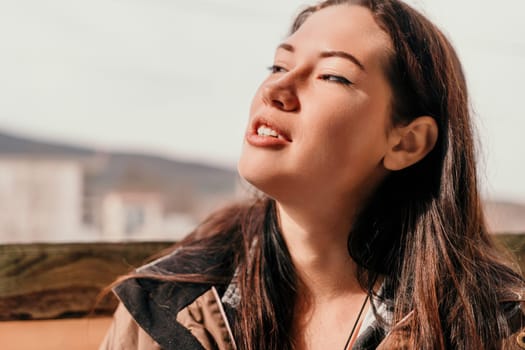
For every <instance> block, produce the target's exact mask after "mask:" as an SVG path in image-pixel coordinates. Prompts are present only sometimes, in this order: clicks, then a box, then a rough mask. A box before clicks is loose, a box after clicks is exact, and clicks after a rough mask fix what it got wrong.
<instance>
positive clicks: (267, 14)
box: [0, 0, 525, 202]
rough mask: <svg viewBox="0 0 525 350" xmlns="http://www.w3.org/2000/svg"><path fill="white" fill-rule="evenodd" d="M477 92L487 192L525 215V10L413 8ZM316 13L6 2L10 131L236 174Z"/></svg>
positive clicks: (444, 1)
mask: <svg viewBox="0 0 525 350" xmlns="http://www.w3.org/2000/svg"><path fill="white" fill-rule="evenodd" d="M409 3H411V4H413V5H415V6H416V7H417V8H419V9H421V10H422V11H424V12H425V13H426V14H427V15H428V16H429V17H431V18H432V19H433V20H434V21H435V22H437V23H438V25H440V27H441V28H442V29H443V30H444V31H445V32H446V33H447V34H448V35H449V37H450V38H451V40H452V41H453V43H454V44H455V46H456V48H457V49H458V51H459V54H460V57H461V58H462V61H463V64H464V67H465V71H466V74H467V78H468V81H469V84H470V90H471V95H472V98H473V107H474V109H475V111H476V123H477V126H478V129H479V134H480V140H481V141H480V144H481V147H482V155H481V158H482V160H483V162H482V166H481V170H482V174H483V175H482V177H483V178H485V179H486V180H484V187H483V189H484V192H485V193H486V195H487V196H490V197H492V198H499V199H507V200H514V201H521V202H525V139H524V138H525V135H524V133H525V113H524V111H523V110H524V108H523V107H522V105H523V102H524V101H525V89H524V88H523V85H524V83H525V25H524V24H523V13H524V10H525V2H524V1H523V0H500V1H498V2H494V1H488V0H461V1H458V0H419V1H417V0H414V1H410V2H409ZM305 4H308V2H306V1H303V0H265V1H260V0H259V1H252V0H192V1H182V0H171V1H168V0H89V1H87V0H84V1H78V0H48V1H42V0H13V1H8V0H0V129H5V130H8V131H13V132H18V133H22V134H25V135H29V136H37V137H44V138H46V139H50V140H61V141H67V142H70V141H71V142H75V143H80V144H84V145H88V146H96V147H99V148H102V149H106V148H107V149H130V150H134V151H146V152H153V153H160V154H161V155H165V156H170V157H177V158H183V159H191V160H203V161H208V162H213V163H216V164H222V165H226V166H231V167H234V166H235V162H236V159H237V157H238V155H239V153H240V149H241V143H242V137H243V133H244V127H245V123H246V120H247V117H248V108H249V104H250V100H251V97H252V95H253V93H254V91H255V89H256V87H257V85H258V84H259V82H260V81H261V80H262V79H263V77H264V76H265V75H266V74H267V71H266V67H267V66H269V65H270V64H271V63H272V58H273V51H274V48H275V46H276V45H277V44H278V43H279V42H280V41H281V40H282V39H283V38H284V35H285V34H286V31H287V29H288V27H289V24H290V21H291V19H292V18H293V15H294V14H295V13H296V12H297V10H298V9H299V8H300V7H301V6H303V5H305Z"/></svg>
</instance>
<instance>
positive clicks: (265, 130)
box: [257, 125, 279, 137]
mask: <svg viewBox="0 0 525 350" xmlns="http://www.w3.org/2000/svg"><path fill="white" fill-rule="evenodd" d="M257 135H260V136H272V137H279V134H278V133H277V131H275V130H273V129H270V128H269V127H267V126H264V125H261V126H259V128H258V129H257Z"/></svg>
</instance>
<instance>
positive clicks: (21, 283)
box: [0, 234, 525, 320]
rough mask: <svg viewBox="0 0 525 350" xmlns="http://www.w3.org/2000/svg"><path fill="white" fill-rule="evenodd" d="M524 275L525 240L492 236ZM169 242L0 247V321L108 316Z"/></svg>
mask: <svg viewBox="0 0 525 350" xmlns="http://www.w3.org/2000/svg"><path fill="white" fill-rule="evenodd" d="M495 237H496V239H497V240H498V241H499V242H500V243H502V244H503V245H504V246H507V247H508V248H509V250H510V251H511V252H512V253H513V254H514V255H515V257H516V263H517V264H518V265H520V267H521V269H522V271H525V234H510V235H496V236H495ZM171 245H173V242H132V243H86V244H82V243H77V244H9V245H0V320H27V319H53V318H67V317H80V316H83V315H86V314H89V313H90V312H91V311H93V312H94V314H99V315H109V314H111V313H112V312H113V310H114V308H115V306H116V300H115V299H114V298H111V299H110V298H108V299H106V300H105V301H104V302H102V303H100V304H98V305H97V306H96V308H95V309H93V308H94V306H95V299H96V297H97V295H98V294H99V293H100V291H101V290H102V289H103V288H104V287H106V286H108V285H109V284H110V283H111V282H112V281H113V280H114V279H115V278H116V277H117V276H120V275H123V274H125V273H127V272H129V271H131V270H132V269H133V268H134V267H137V266H140V265H142V264H143V263H145V262H146V260H147V258H148V257H150V256H152V255H154V254H156V253H158V252H159V251H161V250H164V249H166V248H168V247H170V246H171Z"/></svg>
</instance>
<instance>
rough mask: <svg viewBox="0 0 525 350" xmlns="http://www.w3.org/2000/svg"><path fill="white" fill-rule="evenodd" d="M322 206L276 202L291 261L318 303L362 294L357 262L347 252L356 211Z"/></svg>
mask: <svg viewBox="0 0 525 350" xmlns="http://www.w3.org/2000/svg"><path fill="white" fill-rule="evenodd" d="M323 208H324V210H323ZM323 208H312V209H311V210H308V208H305V207H303V208H297V207H296V206H286V205H285V204H283V203H278V204H277V213H278V217H279V223H280V227H281V231H282V234H283V238H284V240H285V242H286V245H287V247H288V250H289V252H290V255H291V258H292V262H293V264H294V266H295V269H296V271H297V273H298V276H299V278H300V279H301V282H302V283H303V284H304V286H305V287H306V292H307V294H308V296H309V297H311V298H313V301H314V302H315V303H317V302H322V301H323V300H333V299H334V298H337V297H345V296H348V295H349V294H353V295H355V294H361V293H363V291H362V289H361V288H360V286H359V283H358V281H357V277H356V264H355V263H354V261H353V260H352V258H351V257H350V256H349V254H348V251H347V240H348V235H349V233H350V229H351V225H352V220H353V216H354V213H355V210H354V209H352V208H349V207H348V206H346V207H343V206H335V205H334V206H325V205H323ZM327 208H329V210H327Z"/></svg>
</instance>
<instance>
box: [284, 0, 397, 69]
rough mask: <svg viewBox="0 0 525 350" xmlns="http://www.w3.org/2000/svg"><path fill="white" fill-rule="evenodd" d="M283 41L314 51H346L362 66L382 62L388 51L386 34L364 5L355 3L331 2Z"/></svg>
mask: <svg viewBox="0 0 525 350" xmlns="http://www.w3.org/2000/svg"><path fill="white" fill-rule="evenodd" d="M287 42H288V43H290V44H292V45H294V46H296V47H298V48H304V49H310V50H315V51H320V50H341V51H347V52H349V53H351V54H352V55H354V56H356V57H357V58H358V59H359V60H360V61H361V62H363V63H364V64H365V66H367V63H368V65H370V64H375V63H377V64H379V63H380V62H383V58H385V57H386V56H387V55H388V53H389V52H391V51H392V49H391V47H392V44H391V41H390V38H389V36H388V34H387V33H386V32H384V31H383V30H382V29H381V28H380V27H379V25H378V24H377V23H376V21H375V19H374V17H373V16H372V13H371V12H370V11H369V10H368V9H366V8H365V7H362V6H358V5H335V6H329V7H326V8H324V9H321V10H319V11H317V12H314V13H313V14H312V15H310V16H309V17H308V18H307V19H306V21H305V22H304V23H303V24H302V26H301V27H299V29H298V30H297V31H296V32H295V33H293V34H292V35H291V36H290V37H289V38H288V40H287Z"/></svg>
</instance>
